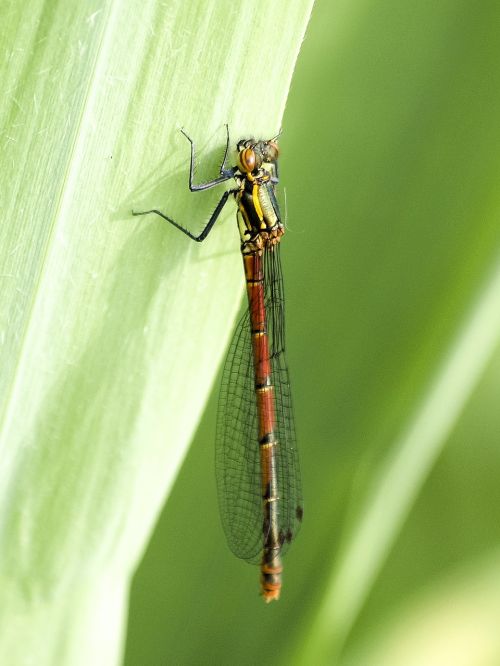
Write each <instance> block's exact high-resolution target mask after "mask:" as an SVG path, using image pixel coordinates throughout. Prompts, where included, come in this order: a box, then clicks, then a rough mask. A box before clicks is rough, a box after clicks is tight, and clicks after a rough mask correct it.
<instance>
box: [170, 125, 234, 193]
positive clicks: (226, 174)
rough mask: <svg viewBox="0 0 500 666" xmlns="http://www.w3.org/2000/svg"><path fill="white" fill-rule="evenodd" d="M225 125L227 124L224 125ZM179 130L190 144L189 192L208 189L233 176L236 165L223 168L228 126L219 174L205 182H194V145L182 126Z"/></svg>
mask: <svg viewBox="0 0 500 666" xmlns="http://www.w3.org/2000/svg"><path fill="white" fill-rule="evenodd" d="M226 127H227V126H226ZM181 132H182V133H183V134H184V136H185V137H186V139H187V140H188V141H189V143H190V144H191V164H190V167H189V189H190V190H191V192H200V191H202V190H209V189H210V188H211V187H215V186H216V185H220V183H224V182H225V181H226V180H229V179H230V178H233V176H234V174H235V173H236V171H237V167H232V168H231V169H224V168H223V167H224V165H225V163H226V157H227V153H228V150H229V128H228V130H227V142H226V151H225V153H224V160H223V162H222V165H221V169H220V174H221V175H220V176H219V177H218V178H214V179H213V180H210V181H208V182H207V183H198V184H196V183H194V182H193V181H194V164H195V147H194V141H193V140H192V139H191V137H190V136H189V135H188V134H186V132H185V131H184V129H183V128H181Z"/></svg>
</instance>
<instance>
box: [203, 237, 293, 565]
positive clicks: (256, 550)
mask: <svg viewBox="0 0 500 666" xmlns="http://www.w3.org/2000/svg"><path fill="white" fill-rule="evenodd" d="M264 280H265V304H266V315H267V329H268V333H269V341H270V346H269V347H270V350H271V352H270V353H271V363H272V369H273V372H272V381H273V385H274V392H275V410H276V430H277V436H278V450H277V456H278V464H277V472H278V489H279V498H280V499H279V534H280V540H281V542H282V544H283V545H282V552H284V551H285V550H286V548H287V546H288V544H289V543H290V542H291V541H292V539H293V538H294V537H295V535H296V534H297V532H298V529H299V526H300V522H301V520H302V496H301V484H300V472H299V462H298V454H297V445H296V438H295V426H294V420H293V412H292V398H291V392H290V382H289V378H288V370H287V365H286V361H285V326H284V324H285V320H284V294H283V278H282V273H281V263H280V257H279V245H277V246H275V248H274V249H272V250H267V251H266V252H265V256H264ZM254 382H255V380H254V365H253V358H252V342H251V334H250V317H249V314H248V313H245V315H244V316H243V317H242V318H241V319H240V321H239V323H238V326H237V327H236V331H235V334H234V336H233V339H232V342H231V344H230V347H229V351H228V354H227V357H226V361H225V364H224V370H223V376H222V384H221V391H220V396H219V410H218V417H217V434H216V475H217V490H218V497H219V508H220V514H221V520H222V525H223V528H224V532H225V534H226V538H227V541H228V544H229V547H230V548H231V550H232V551H233V553H234V554H235V555H236V556H237V557H240V558H242V559H244V560H247V561H249V562H258V561H259V560H260V556H261V553H262V547H263V539H264V536H263V509H262V489H261V478H260V457H259V442H258V420H257V408H256V398H255V389H254Z"/></svg>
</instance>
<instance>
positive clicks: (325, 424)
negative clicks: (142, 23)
mask: <svg viewBox="0 0 500 666" xmlns="http://www.w3.org/2000/svg"><path fill="white" fill-rule="evenodd" d="M276 29H279V26H278V27H277V28H276ZM499 29H500V4H499V3H498V2H495V1H493V0H491V1H488V0H482V1H481V2H479V3H470V2H465V1H464V0H441V1H439V2H430V1H423V2H417V3H414V2H401V1H399V0H398V1H396V0H392V1H385V2H375V1H374V0H366V1H353V0H351V1H348V0H340V1H339V2H335V3H332V2H327V1H326V0H318V1H317V2H316V6H315V9H314V11H313V16H312V21H311V23H310V26H309V29H308V32H307V36H306V40H305V42H304V44H303V48H302V52H301V55H300V57H299V60H298V64H297V69H296V72H295V76H294V79H293V84H292V90H291V93H290V97H289V101H288V106H287V110H286V113H285V118H284V121H283V135H282V137H281V139H280V142H281V146H282V160H281V164H280V166H281V182H282V186H281V187H280V191H281V199H282V201H283V200H284V196H283V190H284V188H285V187H286V205H287V215H288V218H287V223H288V233H287V235H286V237H285V239H284V241H283V242H284V245H283V248H282V260H283V263H284V272H285V287H286V295H287V343H288V348H287V351H288V363H289V367H290V373H291V378H292V384H293V391H294V401H295V411H296V421H297V430H298V437H299V446H300V453H301V462H302V472H303V486H304V497H305V515H304V525H303V528H302V531H301V533H300V535H299V537H298V538H297V541H296V543H295V544H294V546H293V547H292V548H291V549H290V552H289V554H288V555H287V557H286V559H285V573H284V588H283V593H282V599H281V600H280V601H279V603H277V604H272V605H270V606H265V605H264V604H263V602H262V600H261V599H260V598H259V595H258V570H257V568H255V567H250V566H248V565H246V564H245V563H243V562H241V561H238V560H237V559H235V558H234V557H233V556H232V555H231V553H230V552H229V550H228V549H227V547H226V545H225V540H224V535H223V532H222V529H221V526H220V524H219V518H218V513H217V499H216V491H215V478H214V463H213V458H214V453H213V448H214V428H215V413H216V402H217V399H216V397H217V390H218V388H217V387H216V388H215V391H214V394H213V396H212V398H211V400H210V403H209V405H208V408H207V411H206V414H205V417H204V419H203V422H202V424H201V426H200V428H199V431H198V434H197V436H196V438H195V441H194V442H193V445H192V447H191V449H190V452H189V455H188V457H187V459H186V461H185V464H184V466H183V469H182V471H181V473H180V475H179V477H178V480H177V483H176V486H175V488H174V491H173V493H172V494H171V496H170V498H169V500H168V503H167V505H166V507H165V509H164V511H163V514H162V516H161V518H160V520H159V523H158V527H157V530H156V532H155V534H154V536H153V538H152V541H151V544H150V546H149V549H148V551H147V553H146V555H145V557H144V560H143V563H142V565H141V567H140V568H139V570H138V572H137V575H136V577H135V583H134V586H133V589H132V593H131V604H130V618H129V626H128V639H127V646H126V656H125V664H127V666H138V665H139V664H140V665H143V664H148V665H151V666H156V665H163V664H221V665H222V664H239V665H246V664H249V665H250V664H293V663H298V664H323V663H325V664H349V665H351V666H352V665H354V664H356V665H359V666H365V665H368V666H371V665H372V664H381V665H382V664H383V665H384V666H391V665H392V664H405V666H408V664H415V665H416V664H422V665H424V664H425V666H428V665H429V664H434V663H436V664H440V666H448V665H450V666H457V665H462V664H464V665H466V664H467V665H468V664H470V665H471V666H483V665H485V666H486V665H487V664H491V665H493V664H499V663H500V644H499V639H498V638H497V634H498V630H497V627H498V622H499V621H500V585H499V584H498V583H495V581H496V578H499V579H500V549H499V548H498V543H499V538H500V520H499V518H498V515H499V509H498V507H499V506H500V483H499V482H498V478H499V470H500V447H499V446H498V442H499V437H498V433H499V430H500V414H499V411H500V410H499V409H498V394H499V388H500V353H499V349H498V345H497V343H496V341H497V339H498V332H499V331H498V328H499V322H498V317H497V316H496V314H495V313H496V312H500V297H499V290H498V288H497V287H496V286H495V285H496V282H495V280H497V281H498V270H499V263H498V262H499V256H500V255H499V251H500V225H499V219H498V211H499V204H500V192H499V188H498V186H497V182H498V177H499V175H500V150H499V146H500V122H499V118H500V115H499V110H500V104H499V102H500V85H499V83H500V68H499V63H500V40H499V38H498V35H499ZM256 39H257V37H256ZM257 41H258V39H257ZM259 48H260V47H259ZM263 75H265V72H263ZM264 107H265V104H264ZM221 122H222V121H221ZM249 132H251V128H249ZM235 238H236V230H235ZM495 304H496V305H495ZM188 334H189V332H188ZM192 334H193V335H195V334H196V332H192ZM469 334H470V335H469ZM483 335H484V337H485V339H486V342H484V343H483V342H482V340H483V337H482V336H483ZM464 336H465V337H466V338H467V336H469V337H468V338H467V339H468V340H472V343H471V344H469V345H468V346H467V348H466V351H463V349H462V350H461V348H460V347H459V345H458V342H457V341H459V340H461V339H462V338H463V337H464ZM474 341H477V344H475V343H474ZM447 363H451V364H452V365H453V364H455V365H453V367H454V368H455V369H457V368H458V370H456V372H454V374H453V376H452V378H450V377H447V375H446V371H445V369H446V367H447ZM460 368H461V369H462V370H460ZM436 387H438V388H439V387H441V388H440V390H438V391H437V393H435V390H436ZM436 395H437V398H436ZM441 396H444V398H442V397H441ZM429 403H432V404H433V406H434V408H433V410H430V411H426V409H425V406H426V405H428V404H429ZM448 415H449V422H446V420H447V417H448ZM419 419H420V421H421V422H420V421H419ZM443 419H444V422H445V423H444V425H443V422H442V420H443ZM415 423H420V426H419V427H420V429H416V431H417V432H418V433H423V435H422V442H421V443H420V442H419V441H418V439H417V443H416V445H415V443H413V445H412V446H411V447H409V449H408V450H410V451H411V455H407V454H406V451H407V449H406V444H405V442H407V441H408V438H407V433H408V432H410V433H411V432H414V431H415ZM422 424H423V425H422ZM398 456H399V458H398ZM394 459H399V460H401V461H402V463H401V468H402V471H401V469H400V470H399V472H398V474H397V475H396V481H394V479H392V478H391V476H390V474H388V473H387V470H388V469H394V468H393V467H391V460H394ZM399 486H401V487H399ZM384 489H386V490H385V491H384ZM373 498H379V499H380V498H381V499H380V506H381V509H380V511H379V514H377V515H379V518H378V523H377V522H376V523H375V525H376V527H377V525H379V527H380V530H377V529H375V530H374V531H372V532H371V533H369V534H368V536H367V535H366V534H365V535H364V537H363V539H361V541H360V543H361V546H360V547H359V548H358V549H357V550H356V551H355V552H356V553H357V558H356V557H351V556H350V552H351V551H350V548H351V545H350V544H352V542H353V540H354V541H356V535H357V534H359V533H360V526H362V525H363V524H364V520H365V519H366V517H367V516H368V515H369V513H370V509H371V508H372V507H373V506H374V505H375V504H377V502H378V501H379V500H374V499H373ZM414 500H415V501H414ZM384 516H387V520H386V519H385V518H384ZM370 535H371V536H370ZM372 566H373V571H372V572H371V574H370V573H368V574H367V573H366V571H367V570H370V567H372ZM358 571H359V575H358V574H357V572H358ZM346 572H347V573H346ZM339 580H340V581H341V582H342V581H344V583H343V586H342V584H340V583H339V584H338V585H337V583H338V581H339ZM349 580H354V581H355V582H356V585H357V584H359V585H360V588H361V591H360V590H357V589H354V587H355V586H354V587H352V589H351V587H350V586H349V585H347V584H346V583H345V581H349ZM336 581H337V582H336ZM339 585H340V587H339ZM457 609H460V612H458V610H457ZM431 620H432V622H431Z"/></svg>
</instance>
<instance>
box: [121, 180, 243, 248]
mask: <svg viewBox="0 0 500 666" xmlns="http://www.w3.org/2000/svg"><path fill="white" fill-rule="evenodd" d="M237 191H238V190H226V192H224V194H223V195H222V196H221V198H220V199H219V203H218V204H217V206H216V207H215V210H214V212H213V213H212V215H211V216H210V219H209V220H208V222H207V224H206V225H205V227H204V228H203V230H202V232H201V233H200V234H199V235H198V236H195V235H194V234H192V233H191V232H190V231H189V230H188V229H186V228H185V227H183V226H181V225H180V224H179V223H178V222H176V221H175V220H173V219H172V218H171V217H169V216H168V215H165V213H162V212H161V210H156V208H153V209H152V210H144V211H132V215H148V213H155V214H156V215H159V216H160V217H162V218H163V219H164V220H167V222H170V224H172V225H173V226H174V227H176V228H177V229H179V231H182V233H183V234H186V236H188V237H189V238H191V239H192V240H194V241H197V242H198V243H201V242H202V241H204V240H205V238H206V237H207V236H208V234H209V233H210V231H211V230H212V227H213V226H214V224H215V223H216V222H217V219H218V217H219V215H220V214H221V212H222V209H223V208H224V206H225V205H226V202H227V199H228V197H229V195H230V194H234V193H235V192H237Z"/></svg>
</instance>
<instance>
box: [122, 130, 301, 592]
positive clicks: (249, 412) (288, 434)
mask: <svg viewBox="0 0 500 666" xmlns="http://www.w3.org/2000/svg"><path fill="white" fill-rule="evenodd" d="M183 134H184V135H185V136H186V138H187V139H188V140H189V142H190V144H191V165H190V173H189V188H190V190H191V191H192V192H198V191H201V190H207V189H210V188H212V187H215V186H216V185H219V184H220V183H223V182H225V181H227V180H229V179H231V178H234V180H235V183H236V185H235V187H234V188H232V189H230V190H226V191H225V192H224V193H223V194H222V196H221V198H220V200H219V203H218V204H217V206H216V208H215V210H214V212H213V213H212V215H211V217H210V219H209V221H208V223H207V224H206V226H205V228H204V229H203V230H202V232H201V233H200V234H199V235H197V236H196V235H194V234H192V233H191V232H190V231H188V230H187V229H185V228H184V227H182V226H181V225H180V224H178V223H177V222H175V221H174V220H173V219H172V218H170V217H169V216H167V215H165V214H164V213H162V212H161V211H159V210H148V211H143V212H140V213H137V212H136V213H134V214H135V215H146V214H147V213H156V214H157V215H160V216H161V217H162V218H164V219H165V220H167V221H168V222H170V223H171V224H173V225H174V226H175V227H177V228H178V229H180V230H181V231H182V232H183V233H185V234H186V235H187V236H189V238H191V239H193V240H195V241H203V240H204V239H205V238H206V237H207V236H208V234H209V233H210V230H211V229H212V227H213V226H214V224H215V222H216V221H217V218H218V217H219V215H220V213H221V211H222V209H223V207H224V205H225V204H226V202H227V200H228V198H229V195H230V194H232V195H233V196H234V198H235V200H236V202H237V205H238V226H239V231H240V238H241V252H242V255H243V265H244V270H245V279H246V284H247V295H248V311H246V313H245V314H244V316H243V317H242V319H241V320H240V322H239V324H238V326H237V328H236V331H235V334H234V337H233V339H232V342H231V345H230V347H229V352H228V355H227V358H226V362H225V365H224V371H223V378H222V386H221V391H220V397H219V411H218V416H217V435H216V473H217V489H218V496H219V507H220V513H221V519H222V525H223V527H224V532H225V534H226V538H227V541H228V544H229V547H230V548H231V550H232V551H233V553H234V554H235V555H237V556H238V557H240V558H242V559H244V560H247V561H248V562H253V563H257V562H258V563H260V568H261V591H262V595H263V597H264V599H265V600H266V601H272V600H273V599H278V598H279V595H280V590H281V572H282V562H281V556H282V555H283V553H284V551H285V550H286V548H287V547H288V545H289V544H290V543H291V541H292V539H293V538H294V537H295V536H296V534H297V532H298V529H299V526H300V523H301V521H302V514H303V509H302V497H301V485H300V472H299V462H298V455H297V446H296V440H295V427H294V421H293V413H292V400H291V394H290V383H289V379H288V370H287V366H286V361H285V318H284V292H283V277H282V272H281V262H280V255H279V248H280V240H281V237H282V236H283V234H284V231H285V229H284V226H283V224H282V220H281V215H280V210H279V206H278V202H277V200H276V195H275V187H276V184H277V183H278V153H279V151H278V144H277V141H276V139H271V140H268V141H263V140H260V141H257V140H254V139H246V140H243V141H239V142H238V144H237V151H238V164H237V166H234V167H232V168H229V169H228V168H226V159H227V154H228V150H229V133H228V137H227V142H226V150H225V153H224V159H223V162H222V165H221V168H220V175H219V176H218V177H217V178H215V179H214V180H211V181H209V182H207V183H200V184H195V183H194V182H193V179H194V163H195V148H194V143H193V141H192V140H191V139H190V138H189V136H187V134H186V133H185V132H184V131H183Z"/></svg>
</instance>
